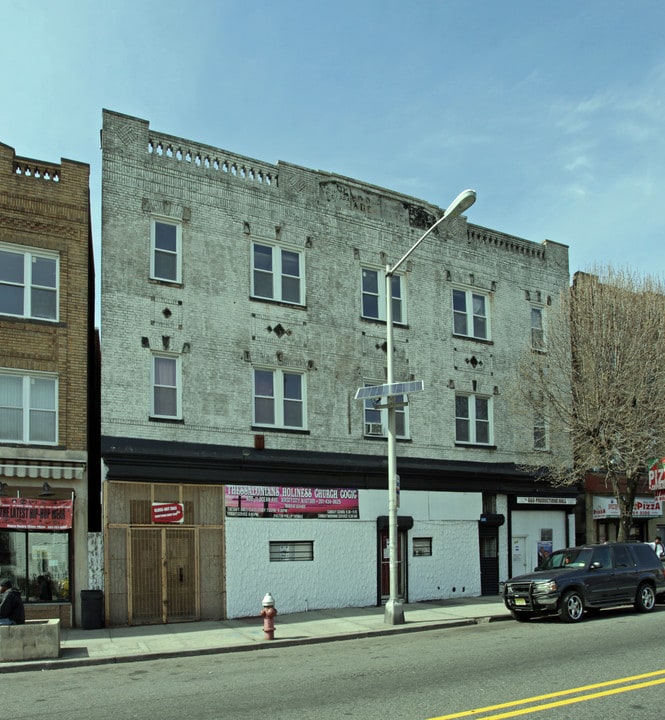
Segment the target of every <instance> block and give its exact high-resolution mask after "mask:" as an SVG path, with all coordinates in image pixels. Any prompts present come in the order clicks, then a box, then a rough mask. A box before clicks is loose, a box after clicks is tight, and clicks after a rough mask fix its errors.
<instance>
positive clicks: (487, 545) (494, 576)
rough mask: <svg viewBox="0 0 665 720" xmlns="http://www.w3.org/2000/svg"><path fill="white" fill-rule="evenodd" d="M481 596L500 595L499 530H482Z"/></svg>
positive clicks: (480, 539) (480, 541)
mask: <svg viewBox="0 0 665 720" xmlns="http://www.w3.org/2000/svg"><path fill="white" fill-rule="evenodd" d="M478 540H479V543H480V594H481V595H498V594H499V530H498V528H494V527H492V528H487V530H485V529H484V528H481V529H480V533H479V538H478Z"/></svg>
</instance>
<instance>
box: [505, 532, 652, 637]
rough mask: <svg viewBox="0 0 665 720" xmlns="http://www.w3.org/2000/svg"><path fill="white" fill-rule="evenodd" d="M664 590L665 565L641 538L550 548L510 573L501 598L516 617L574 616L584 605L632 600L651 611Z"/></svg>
mask: <svg viewBox="0 0 665 720" xmlns="http://www.w3.org/2000/svg"><path fill="white" fill-rule="evenodd" d="M663 594H665V567H664V566H663V563H662V562H661V561H660V559H659V558H658V556H657V555H656V553H655V552H654V551H653V548H651V547H650V546H649V545H648V544H646V543H605V544H603V545H583V546H580V547H572V548H566V549H565V550H557V551H556V552H554V553H552V554H551V555H550V556H549V557H548V558H547V560H545V562H543V564H542V565H540V566H538V567H537V568H536V569H535V570H534V572H532V573H528V574H526V575H519V576H517V577H513V578H510V580H507V581H506V582H505V583H504V585H503V601H504V603H505V605H506V607H507V608H508V610H510V613H511V615H512V616H513V617H514V618H515V620H519V621H520V622H525V621H527V620H530V619H531V618H532V617H536V616H540V615H552V614H558V616H559V618H560V619H561V620H562V621H563V622H569V623H574V622H579V621H580V620H582V618H583V616H584V613H585V611H586V612H587V614H595V613H597V612H598V611H599V610H600V609H601V608H608V607H617V606H619V605H634V606H635V609H636V610H638V611H639V612H650V611H651V610H653V609H654V607H655V605H656V597H657V596H660V595H663Z"/></svg>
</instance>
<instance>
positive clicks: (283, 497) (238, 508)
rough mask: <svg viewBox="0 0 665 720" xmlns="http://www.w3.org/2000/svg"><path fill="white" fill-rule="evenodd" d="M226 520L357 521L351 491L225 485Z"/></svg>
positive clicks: (354, 490) (350, 489) (355, 492)
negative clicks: (242, 518)
mask: <svg viewBox="0 0 665 720" xmlns="http://www.w3.org/2000/svg"><path fill="white" fill-rule="evenodd" d="M225 506H226V516H227V517H253V518H289V519H295V518H301V519H322V520H331V519H336V520H340V519H341V520H357V519H358V517H359V515H358V491H357V490H356V489H354V488H312V487H283V486H274V485H266V486H261V485H227V486H226V488H225Z"/></svg>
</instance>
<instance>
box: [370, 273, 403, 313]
mask: <svg viewBox="0 0 665 720" xmlns="http://www.w3.org/2000/svg"><path fill="white" fill-rule="evenodd" d="M390 286H391V296H392V313H393V322H396V323H404V322H406V308H405V303H404V297H403V289H402V278H401V276H399V275H393V276H392V277H391V279H390ZM361 292H362V316H363V317H364V318H370V319H372V320H383V321H385V319H386V274H385V271H382V270H381V271H379V270H371V269H369V268H362V278H361Z"/></svg>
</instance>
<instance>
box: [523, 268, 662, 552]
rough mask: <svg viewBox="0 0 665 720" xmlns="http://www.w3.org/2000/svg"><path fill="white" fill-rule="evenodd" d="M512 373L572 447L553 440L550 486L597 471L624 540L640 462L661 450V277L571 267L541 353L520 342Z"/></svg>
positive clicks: (546, 469) (548, 459) (546, 467)
mask: <svg viewBox="0 0 665 720" xmlns="http://www.w3.org/2000/svg"><path fill="white" fill-rule="evenodd" d="M519 375H520V380H519V383H518V388H519V394H520V399H521V401H522V402H523V403H525V404H526V405H527V407H530V408H531V409H532V410H533V412H534V413H535V415H536V416H538V415H539V414H542V417H543V418H544V425H545V427H547V428H548V432H549V433H550V436H551V437H552V438H553V439H556V438H562V437H563V438H565V437H566V436H568V437H569V439H570V444H571V445H572V449H573V464H572V466H571V463H570V457H571V456H570V453H569V452H566V451H565V448H566V447H570V445H567V444H566V443H565V442H562V443H559V444H557V443H556V442H554V443H553V444H552V445H551V446H550V448H549V450H550V452H549V453H548V454H547V455H546V456H544V459H545V462H544V463H543V464H542V466H541V467H540V468H539V472H540V475H541V476H542V477H544V478H546V479H548V480H550V481H551V482H553V483H554V484H557V485H572V484H574V483H577V482H580V481H583V480H584V476H585V474H586V473H587V472H589V471H593V472H595V473H599V474H601V475H604V476H605V482H606V485H607V487H608V488H611V489H612V492H613V494H614V497H615V498H616V500H617V503H618V505H619V510H620V521H619V535H618V539H619V540H627V539H628V537H629V534H630V528H631V526H632V520H633V503H634V500H635V493H636V491H637V488H638V485H639V482H640V480H641V479H642V478H643V477H644V473H645V471H646V469H647V468H646V463H647V461H648V460H649V458H652V457H654V456H658V457H662V456H663V455H665V411H664V410H663V402H664V401H665V287H664V286H663V284H662V282H661V281H659V280H656V279H654V278H650V277H637V276H636V275H635V274H633V273H632V272H630V271H629V270H614V269H612V268H611V267H608V268H605V269H603V270H602V271H600V272H596V271H594V273H593V274H587V273H577V274H576V275H575V278H574V281H573V285H572V287H570V288H569V289H568V290H567V291H566V292H565V294H564V297H562V299H561V303H560V304H559V305H558V307H557V309H556V310H552V312H549V313H548V316H547V324H546V339H545V349H544V351H543V352H536V351H534V350H533V349H529V351H528V352H526V353H525V356H524V359H523V361H522V362H521V363H520V366H519ZM562 448H563V449H564V450H563V451H562ZM525 465H528V466H529V469H530V470H531V471H534V470H535V467H534V466H533V465H532V463H531V462H530V461H529V462H527V463H525Z"/></svg>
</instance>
